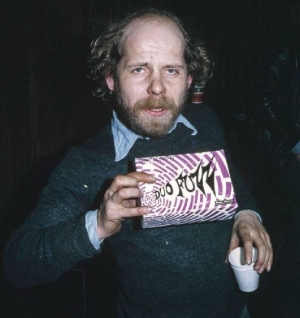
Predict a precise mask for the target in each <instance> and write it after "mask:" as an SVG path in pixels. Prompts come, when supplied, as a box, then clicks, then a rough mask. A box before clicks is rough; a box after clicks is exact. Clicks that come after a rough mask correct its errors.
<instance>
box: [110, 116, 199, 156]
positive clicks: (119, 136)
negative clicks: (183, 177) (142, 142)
mask: <svg viewBox="0 0 300 318" xmlns="http://www.w3.org/2000/svg"><path fill="white" fill-rule="evenodd" d="M178 123H182V124H184V125H185V126H186V127H187V128H189V129H191V130H192V133H191V135H192V136H194V135H196V134H197V129H196V128H195V127H194V126H193V125H192V124H191V123H190V122H189V121H188V120H187V119H186V118H185V117H184V116H183V115H182V114H180V115H179V116H178V118H177V119H176V121H175V123H174V125H173V127H172V128H171V129H170V131H169V132H168V133H171V132H172V131H173V130H175V129H176V127H177V124H178ZM111 130H112V134H113V139H114V147H115V154H116V156H115V161H120V160H122V159H123V158H125V157H126V156H127V154H128V152H129V151H130V149H131V148H132V146H133V145H134V143H135V142H136V141H137V139H138V138H141V139H150V138H146V137H143V136H140V135H138V134H136V133H134V132H133V131H131V130H130V129H128V128H127V127H126V126H125V125H124V124H123V123H122V122H121V121H120V120H119V118H118V116H117V114H116V112H115V111H113V116H112V120H111Z"/></svg>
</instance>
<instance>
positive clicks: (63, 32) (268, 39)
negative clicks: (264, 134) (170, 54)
mask: <svg viewBox="0 0 300 318" xmlns="http://www.w3.org/2000/svg"><path fill="white" fill-rule="evenodd" d="M288 3H289V1H285V0H247V1H240V0H226V1H224V0H187V1H176V0H175V1H174V0H173V1H172V0H160V1H155V0H152V1H150V0H148V1H146V0H145V1H136V0H124V1H121V0H111V1H109V0H60V1H59V0H52V1H49V0H48V1H45V0H23V1H21V0H15V1H13V0H12V1H10V0H6V1H2V4H1V11H0V15H1V19H0V21H1V26H0V27H1V31H2V32H1V33H0V34H1V42H0V43H1V51H0V52H1V56H0V58H1V72H0V74H1V85H0V92H1V102H0V103H1V108H0V193H1V196H0V209H1V210H0V221H1V222H0V226H1V228H0V230H1V242H0V243H1V245H0V248H1V251H2V249H3V245H4V243H5V240H6V239H7V237H8V236H9V234H10V233H11V231H12V230H13V229H14V228H16V227H17V226H18V225H19V224H20V222H22V220H23V219H24V218H25V217H26V215H28V213H29V212H30V211H31V209H32V208H33V206H34V205H35V202H36V200H37V197H38V193H39V191H40V189H41V188H42V187H43V186H44V185H45V183H46V181H47V178H48V177H49V174H50V173H51V171H52V169H53V168H54V167H55V165H56V164H57V163H58V161H59V160H60V159H61V158H62V156H63V155H64V153H65V151H66V150H67V149H68V148H69V147H70V146H72V145H76V144H79V143H81V142H83V141H84V140H85V139H87V138H89V137H91V136H92V135H93V134H94V133H95V132H96V131H97V129H99V127H101V126H102V125H104V123H105V122H106V119H107V113H108V111H107V107H106V106H105V105H103V104H102V103H101V101H100V100H98V99H96V98H94V97H92V95H91V92H90V87H89V83H88V81H87V79H86V61H87V56H88V52H89V43H90V41H91V39H92V37H93V35H94V34H95V32H96V30H97V29H101V27H102V26H103V25H104V24H105V22H104V21H109V20H112V19H115V18H119V17H122V16H123V15H124V14H125V13H126V12H128V11H131V10H134V9H136V8H139V7H142V6H150V5H151V6H153V7H156V8H163V9H167V10H170V11H172V12H173V13H175V14H176V15H178V16H179V17H180V18H181V19H182V20H183V21H185V22H186V23H187V27H188V29H189V30H191V31H192V33H193V34H194V35H201V36H204V38H205V39H206V40H207V43H208V45H209V46H210V48H211V50H212V52H213V54H214V57H215V61H216V68H215V74H214V77H213V78H212V80H211V81H210V82H209V84H208V86H207V88H206V93H205V101H206V102H207V103H208V104H210V105H212V106H213V107H214V108H215V110H216V112H217V113H218V114H219V115H220V118H221V120H222V121H223V124H224V127H225V131H226V133H227V135H228V139H229V141H230V145H231V147H232V150H233V153H234V155H235V157H234V159H235V160H236V161H237V162H238V165H240V168H241V170H242V171H243V172H244V174H245V177H246V179H248V181H249V182H250V184H251V186H253V182H255V177H253V174H255V173H256V170H255V169H256V161H255V158H254V159H253V160H254V161H255V163H254V164H253V162H252V161H251V160H250V161H251V162H250V161H249V158H248V161H247V160H246V161H240V159H241V158H243V154H247V153H249V149H250V150H251V143H253V139H251V138H252V137H253V136H252V134H251V129H249V127H250V124H251V118H252V117H251V116H252V112H253V109H254V108H255V99H256V98H257V95H258V91H259V87H260V83H261V82H263V80H264V79H265V69H266V67H267V62H268V56H269V52H272V51H275V50H276V48H277V46H278V43H279V42H280V41H281V40H282V39H284V36H285V30H286V27H287V20H288V10H287V7H288ZM95 21H100V22H98V23H96V25H97V27H95ZM3 31H4V32H3ZM245 156H247V155H245ZM254 157H255V156H254ZM104 263H105V261H104ZM97 266H98V267H97ZM101 267H102V265H101V264H94V263H93V264H90V263H88V264H84V265H83V268H89V269H90V270H91V272H93V271H94V272H96V271H99V268H100V269H101ZM102 270H103V271H108V272H107V274H108V275H107V277H109V274H110V273H109V270H107V269H102ZM68 275H69V276H68ZM68 275H66V277H64V278H63V279H62V280H61V281H60V282H57V283H54V284H53V285H51V284H49V285H47V286H43V287H41V288H37V289H32V290H30V291H24V292H22V293H20V292H14V291H12V290H10V289H9V288H8V287H7V286H6V283H5V282H4V281H3V280H2V283H1V286H0V287H1V292H3V294H4V295H3V296H4V297H1V301H2V302H3V303H2V304H1V310H3V312H4V315H5V316H6V317H60V316H65V317H66V316H67V315H69V314H70V313H71V316H72V317H74V318H75V317H84V313H85V314H86V316H87V317H88V313H89V314H91V313H90V312H89V310H92V309H87V307H88V306H89V304H90V303H91V302H94V301H98V302H100V300H99V299H97V300H95V299H91V298H90V299H87V297H88V296H86V295H88V293H87V291H86V289H87V285H86V281H88V277H87V276H86V275H87V274H86V273H85V271H84V270H82V268H79V269H74V270H73V272H72V271H71V273H69V274H68ZM106 280H107V281H109V279H108V278H107V279H106ZM70 281H72V284H70ZM107 281H105V279H104V282H103V283H107ZM66 295H67V296H66ZM110 295H111V294H110V293H108V296H103V295H101V297H102V302H101V303H105V304H106V303H109V298H110ZM68 296H71V297H68ZM99 298H100V296H99ZM71 299H72V300H74V299H75V301H72V302H71V301H70V300H71ZM74 303H76V304H77V305H75V304H74ZM105 304H104V305H101V306H103V308H104V309H103V312H105V310H107V309H106V305H105ZM101 306H100V307H101ZM71 307H72V308H73V309H72V310H71V309H70V308H71ZM41 308H42V311H41ZM42 312H43V313H42ZM97 315H98V317H104V315H102V314H100V313H99V312H98V313H97ZM108 317H109V316H108Z"/></svg>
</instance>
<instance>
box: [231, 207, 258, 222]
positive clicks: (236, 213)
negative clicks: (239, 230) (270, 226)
mask: <svg viewBox="0 0 300 318" xmlns="http://www.w3.org/2000/svg"><path fill="white" fill-rule="evenodd" d="M246 211H247V212H252V213H254V214H255V215H256V216H257V218H258V219H259V221H260V223H262V218H261V216H260V215H259V214H258V213H257V212H255V211H253V210H242V211H239V212H237V213H236V214H235V216H234V218H235V219H236V217H237V216H238V215H239V214H240V213H242V212H246Z"/></svg>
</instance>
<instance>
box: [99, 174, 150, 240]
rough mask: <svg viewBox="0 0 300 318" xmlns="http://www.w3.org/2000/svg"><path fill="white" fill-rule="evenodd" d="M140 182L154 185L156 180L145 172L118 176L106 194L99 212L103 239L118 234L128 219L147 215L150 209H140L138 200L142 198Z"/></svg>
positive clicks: (100, 236)
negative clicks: (124, 221)
mask: <svg viewBox="0 0 300 318" xmlns="http://www.w3.org/2000/svg"><path fill="white" fill-rule="evenodd" d="M139 182H145V183H153V182H155V178H154V177H153V176H151V175H149V174H147V173H144V172H132V173H130V174H128V175H118V176H116V177H115V179H114V180H113V182H112V183H111V185H110V187H109V189H107V191H106V192H105V194H104V200H103V202H102V203H101V206H100V209H99V210H98V218H97V222H98V223H97V232H98V236H99V238H101V239H103V238H105V237H108V236H110V235H113V234H114V233H116V232H118V231H119V230H120V228H121V223H122V221H123V220H124V219H126V218H131V217H136V216H141V215H145V214H148V213H150V212H151V208H150V207H144V206H141V207H138V206H137V202H136V201H137V199H139V198H141V197H142V195H143V194H142V192H141V190H140V189H139Z"/></svg>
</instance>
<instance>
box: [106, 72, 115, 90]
mask: <svg viewBox="0 0 300 318" xmlns="http://www.w3.org/2000/svg"><path fill="white" fill-rule="evenodd" d="M105 81H106V85H107V87H108V88H109V89H110V90H111V91H113V90H114V88H115V81H114V79H113V77H112V76H111V75H107V76H106V78H105Z"/></svg>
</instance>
